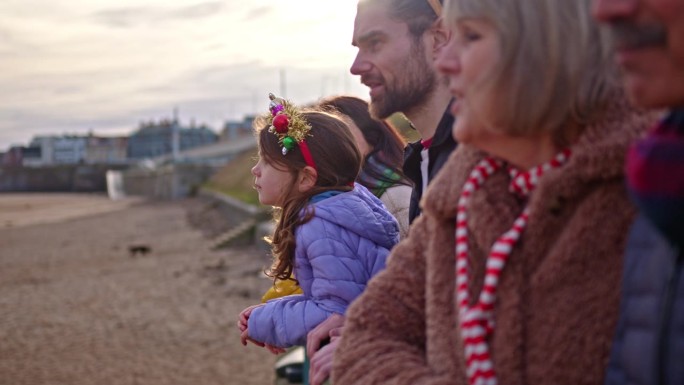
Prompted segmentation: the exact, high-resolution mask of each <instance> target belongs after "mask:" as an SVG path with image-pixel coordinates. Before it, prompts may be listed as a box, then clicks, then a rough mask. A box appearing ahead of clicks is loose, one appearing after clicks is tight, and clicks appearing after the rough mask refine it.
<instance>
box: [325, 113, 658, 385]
mask: <svg viewBox="0 0 684 385" xmlns="http://www.w3.org/2000/svg"><path fill="white" fill-rule="evenodd" d="M654 118H655V117H654V116H653V115H643V114H638V113H635V112H633V111H632V110H631V109H630V108H629V107H628V106H627V105H626V103H624V102H620V103H615V106H614V107H612V108H611V109H609V112H608V113H607V114H606V115H605V117H604V119H602V120H601V121H600V122H598V123H596V124H593V125H591V126H588V127H586V128H585V130H584V132H583V134H582V135H581V137H580V139H579V141H578V142H577V143H576V144H575V145H573V147H572V149H573V153H572V156H571V158H570V160H569V161H568V163H567V164H566V165H565V166H564V167H562V168H560V169H557V170H552V171H549V172H548V173H547V174H545V176H544V177H543V178H542V179H541V181H540V182H539V185H538V187H537V189H536V190H535V192H534V193H533V194H532V196H531V197H530V200H529V207H530V218H529V222H528V226H527V228H526V229H525V231H524V232H523V235H522V237H521V239H520V241H519V243H518V244H517V245H516V246H515V247H514V249H513V252H512V254H511V256H510V258H509V260H508V262H507V264H506V266H505V268H504V270H503V273H502V276H501V279H500V282H499V288H498V297H497V303H496V308H495V314H494V321H495V324H496V326H495V330H494V333H493V335H492V336H490V339H489V344H490V352H491V354H492V359H493V362H494V369H495V371H496V373H497V378H498V381H499V384H506V385H522V384H530V385H538V384H553V385H564V384H568V385H580V384H600V383H602V380H603V376H604V370H605V367H606V364H607V360H608V354H609V350H610V345H611V340H612V337H613V329H614V327H615V324H616V319H617V313H618V302H619V298H620V279H621V271H622V254H623V249H624V242H625V238H626V234H627V230H628V227H629V225H630V224H631V222H632V219H633V216H634V208H633V207H632V205H631V204H630V202H629V200H628V198H627V196H626V191H625V187H624V185H623V161H624V156H625V151H626V148H627V146H628V144H629V143H630V142H631V141H632V140H633V139H635V138H636V137H637V136H639V135H640V134H641V133H642V132H643V131H644V130H645V128H646V127H647V126H649V125H650V124H651V123H652V122H653V121H654ZM482 156H483V154H482V153H481V152H478V151H476V150H474V149H473V148H472V147H468V146H466V145H461V146H459V148H458V149H457V150H456V151H455V152H454V153H453V154H452V155H451V157H450V159H449V160H448V162H447V164H446V165H445V167H444V168H443V169H442V171H441V172H440V174H439V176H438V177H437V178H436V179H435V180H434V182H433V183H432V185H431V187H430V188H429V189H428V191H427V194H426V196H425V197H424V199H423V202H422V204H423V215H422V216H421V217H420V218H419V219H418V220H417V221H416V223H415V224H414V225H413V226H412V228H411V230H410V234H409V237H408V239H406V240H404V241H403V242H401V243H400V244H399V245H398V246H396V247H395V249H394V250H393V252H392V255H391V258H390V260H389V263H388V266H387V269H386V270H385V271H383V272H381V273H380V274H379V275H377V276H376V278H374V279H373V280H372V281H371V282H370V284H369V286H368V288H367V289H366V291H365V292H364V293H363V294H362V296H361V297H359V298H358V299H357V301H355V302H354V303H353V304H352V306H351V308H350V309H349V311H348V313H347V315H348V318H347V324H346V325H347V326H346V328H345V332H344V336H343V338H342V340H341V341H340V345H339V347H338V349H337V352H336V356H335V362H334V366H333V383H335V384H336V385H352V384H353V385H362V384H411V385H415V384H467V383H468V381H467V379H466V375H465V360H464V351H463V345H462V342H461V339H460V331H459V330H458V325H459V323H458V322H459V321H458V313H457V311H456V302H455V297H456V296H455V269H456V268H455V242H454V231H455V214H456V205H457V202H458V197H459V196H460V192H461V188H462V186H463V184H464V183H465V180H466V179H467V177H468V175H469V173H470V171H471V170H472V168H473V167H474V166H475V165H476V164H477V162H478V161H479V160H480V159H481V158H482ZM509 180H510V179H509V176H508V173H507V172H506V171H505V170H502V171H499V172H498V173H496V174H494V175H493V176H492V177H490V178H489V180H488V181H487V182H486V183H485V184H484V185H483V186H482V187H481V188H480V190H478V191H477V192H476V193H475V194H474V195H473V196H472V198H471V203H470V208H469V222H468V227H469V229H468V231H469V237H470V239H469V249H470V272H471V273H470V277H471V278H470V282H469V284H470V287H469V291H470V298H471V300H474V299H476V298H478V295H479V292H480V290H481V288H482V285H483V280H484V267H485V259H486V256H487V253H488V251H489V249H490V247H491V246H492V245H493V243H494V242H495V240H496V239H497V238H498V237H499V236H501V235H502V234H503V233H504V232H505V231H507V230H509V229H510V227H511V226H512V224H513V221H514V219H515V218H516V217H517V216H518V215H519V214H520V213H521V212H522V210H523V208H524V202H523V201H521V200H519V199H518V198H516V197H515V196H513V195H512V194H511V193H509V190H508V184H509Z"/></svg>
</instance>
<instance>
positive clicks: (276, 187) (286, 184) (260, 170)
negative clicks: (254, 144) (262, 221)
mask: <svg viewBox="0 0 684 385" xmlns="http://www.w3.org/2000/svg"><path fill="white" fill-rule="evenodd" d="M252 175H254V176H255V178H254V188H255V189H256V190H257V192H258V193H259V202H261V204H263V205H268V206H276V207H282V205H283V203H284V202H285V198H286V197H287V194H288V192H289V190H290V188H291V187H292V184H293V182H294V176H293V175H292V174H291V173H290V172H289V171H286V170H282V169H280V168H276V167H274V166H273V165H272V164H270V163H268V162H267V161H266V160H265V159H264V158H263V157H262V156H261V155H259V161H258V162H257V164H255V165H254V167H252Z"/></svg>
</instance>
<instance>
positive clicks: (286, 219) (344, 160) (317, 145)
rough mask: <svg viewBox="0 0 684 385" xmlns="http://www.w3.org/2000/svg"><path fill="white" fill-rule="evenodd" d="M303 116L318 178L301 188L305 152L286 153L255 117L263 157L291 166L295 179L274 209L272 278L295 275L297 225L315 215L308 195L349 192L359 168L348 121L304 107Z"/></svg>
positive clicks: (287, 168) (283, 167)
mask: <svg viewBox="0 0 684 385" xmlns="http://www.w3.org/2000/svg"><path fill="white" fill-rule="evenodd" d="M302 115H303V117H304V119H306V121H307V122H308V123H309V124H310V125H311V132H310V134H311V135H310V136H308V137H307V138H306V144H307V145H308V147H309V150H310V152H311V156H312V157H313V160H314V163H315V164H316V172H317V174H318V177H317V179H316V183H315V185H314V187H313V188H312V189H310V190H308V191H305V192H303V193H300V192H299V191H298V190H297V186H296V181H297V176H298V175H299V173H300V172H301V171H302V170H303V169H304V167H306V166H307V164H306V162H305V161H304V157H303V156H302V153H301V152H300V150H299V147H295V148H294V149H292V150H290V151H289V152H288V153H287V155H283V154H282V152H281V151H282V147H281V145H280V143H278V137H277V136H276V135H275V134H273V133H271V132H269V131H268V127H267V124H266V123H265V119H259V120H257V122H256V124H257V126H256V127H257V138H258V142H259V154H260V156H261V157H262V158H263V159H264V160H265V161H266V162H267V163H269V164H271V165H272V166H273V167H276V168H278V169H281V170H285V171H289V172H290V173H291V174H292V175H293V178H292V179H293V182H292V184H291V185H290V187H289V189H288V191H287V197H286V198H285V201H284V203H283V204H282V207H280V208H276V210H275V212H274V219H275V220H276V229H275V232H274V234H273V238H272V239H271V251H272V253H273V258H274V262H273V266H271V269H270V271H269V272H267V274H268V275H269V276H270V277H273V278H274V279H280V280H287V279H292V272H293V270H294V259H295V230H296V229H297V226H299V225H301V224H303V223H306V222H307V221H308V220H310V219H311V217H312V216H313V207H311V206H309V207H307V205H308V203H309V200H310V199H311V197H313V196H314V195H316V194H320V193H322V192H325V191H331V190H337V191H350V190H352V189H353V187H352V186H353V183H354V180H356V177H357V176H358V174H359V170H360V168H361V154H360V153H359V150H358V149H357V147H356V144H355V142H354V138H353V137H352V135H351V132H350V131H349V128H348V127H347V125H346V124H345V123H344V122H343V121H342V120H340V119H339V118H337V117H335V116H334V115H331V114H328V113H325V112H319V111H304V112H303V113H302Z"/></svg>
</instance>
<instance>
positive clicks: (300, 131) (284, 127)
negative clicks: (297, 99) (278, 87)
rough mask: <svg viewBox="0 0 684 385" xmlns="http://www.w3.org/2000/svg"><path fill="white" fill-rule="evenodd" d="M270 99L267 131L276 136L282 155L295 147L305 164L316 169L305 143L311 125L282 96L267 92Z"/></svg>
mask: <svg viewBox="0 0 684 385" xmlns="http://www.w3.org/2000/svg"><path fill="white" fill-rule="evenodd" d="M268 98H269V99H271V102H270V103H269V106H268V109H269V110H270V111H271V115H270V116H269V117H268V123H269V125H270V127H269V128H268V131H269V132H271V133H273V134H275V135H277V136H278V142H279V143H280V145H281V146H282V148H283V150H282V151H283V155H287V153H288V152H289V151H290V150H292V149H293V148H295V146H297V147H299V150H300V151H301V153H302V156H303V157H304V161H305V162H306V164H307V165H309V166H311V167H313V168H314V169H316V165H315V163H314V161H313V157H312V156H311V151H309V146H308V145H307V144H306V137H307V136H311V134H310V131H311V125H310V124H309V123H308V122H307V121H306V119H304V117H303V116H302V114H301V113H300V112H299V111H298V110H297V108H295V106H293V105H292V104H291V103H290V102H288V101H287V100H285V99H283V98H278V97H276V96H275V95H273V94H268Z"/></svg>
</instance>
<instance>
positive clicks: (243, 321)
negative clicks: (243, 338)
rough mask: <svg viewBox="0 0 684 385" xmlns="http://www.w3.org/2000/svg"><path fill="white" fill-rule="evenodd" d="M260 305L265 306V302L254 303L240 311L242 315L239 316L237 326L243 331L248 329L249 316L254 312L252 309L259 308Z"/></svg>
mask: <svg viewBox="0 0 684 385" xmlns="http://www.w3.org/2000/svg"><path fill="white" fill-rule="evenodd" d="M259 306H263V304H257V305H252V306H250V307H248V308H246V309H245V310H243V311H241V312H240V315H239V316H238V322H237V327H238V329H240V331H241V332H244V331H245V330H247V324H248V323H247V321H248V320H249V316H250V315H251V314H252V310H254V309H256V308H258V307H259ZM243 345H244V344H243Z"/></svg>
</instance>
